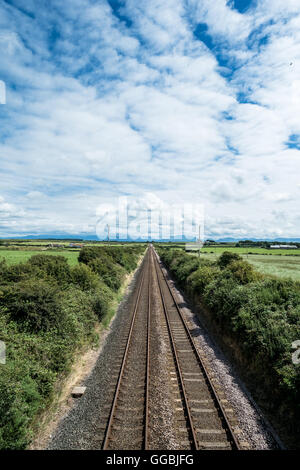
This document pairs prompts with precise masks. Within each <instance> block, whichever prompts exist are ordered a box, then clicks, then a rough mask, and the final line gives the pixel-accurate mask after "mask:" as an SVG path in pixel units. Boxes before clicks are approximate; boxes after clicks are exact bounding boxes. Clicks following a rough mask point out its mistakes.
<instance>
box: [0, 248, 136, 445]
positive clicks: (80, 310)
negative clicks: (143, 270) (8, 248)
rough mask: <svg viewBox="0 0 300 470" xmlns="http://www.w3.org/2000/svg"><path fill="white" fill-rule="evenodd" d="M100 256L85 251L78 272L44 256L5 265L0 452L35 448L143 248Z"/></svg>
mask: <svg viewBox="0 0 300 470" xmlns="http://www.w3.org/2000/svg"><path fill="white" fill-rule="evenodd" d="M110 248H112V249H110ZM97 250H98V251H97V254H96V255H95V254H92V253H91V251H90V250H89V248H86V249H84V250H82V253H81V259H80V263H79V264H78V265H77V266H74V267H70V266H69V265H68V263H67V261H66V260H65V258H63V257H60V256H47V255H45V254H41V255H36V256H33V257H32V258H31V259H29V260H28V261H27V262H25V263H20V264H18V265H14V266H8V265H6V263H5V262H1V264H0V340H1V341H3V342H4V343H5V344H6V363H5V364H1V365H0V367H1V374H0V397H1V398H0V449H24V448H26V447H27V446H28V445H29V444H30V442H31V441H32V440H33V438H34V436H35V435H36V434H37V432H38V431H39V430H40V426H41V422H43V417H44V416H45V413H47V410H50V409H51V406H52V405H53V402H54V401H57V400H58V398H59V396H60V395H61V393H62V391H63V388H64V386H65V384H66V382H68V378H69V376H70V372H71V371H72V366H73V365H74V361H75V360H76V359H78V357H79V356H82V355H84V354H85V353H87V351H88V350H90V349H91V348H96V347H97V344H98V342H99V334H100V333H101V331H102V329H103V327H105V326H107V325H108V324H109V322H110V319H111V318H112V316H113V313H114V312H115V309H116V305H117V302H118V300H120V297H121V294H122V286H124V283H125V282H126V278H127V277H128V275H129V273H130V272H132V271H133V270H134V269H135V267H136V266H137V263H138V260H139V258H140V256H141V253H142V251H144V247H137V248H134V247H128V248H120V247H105V248H104V247H100V249H97ZM96 258H97V259H101V263H99V262H98V263H97V261H95V259H96ZM100 264H101V265H100Z"/></svg>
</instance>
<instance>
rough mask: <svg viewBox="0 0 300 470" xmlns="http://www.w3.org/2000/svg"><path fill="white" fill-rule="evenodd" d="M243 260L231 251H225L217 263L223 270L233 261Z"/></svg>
mask: <svg viewBox="0 0 300 470" xmlns="http://www.w3.org/2000/svg"><path fill="white" fill-rule="evenodd" d="M242 259H243V258H242V257H241V256H240V255H238V254H237V253H232V252H231V251H224V252H223V253H222V254H221V256H220V257H219V259H218V261H217V263H218V266H220V268H221V269H224V268H226V267H227V266H228V265H229V264H230V263H232V262H233V261H241V260H242Z"/></svg>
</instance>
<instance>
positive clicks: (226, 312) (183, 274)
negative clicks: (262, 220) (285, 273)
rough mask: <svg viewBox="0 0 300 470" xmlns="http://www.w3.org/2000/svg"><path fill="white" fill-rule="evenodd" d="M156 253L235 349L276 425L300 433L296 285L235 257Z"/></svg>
mask: <svg viewBox="0 0 300 470" xmlns="http://www.w3.org/2000/svg"><path fill="white" fill-rule="evenodd" d="M158 251H159V254H160V256H161V259H162V261H163V262H164V263H165V265H166V266H167V267H168V268H169V269H170V271H171V273H172V274H173V276H174V277H175V279H176V280H177V281H178V283H179V284H180V286H181V287H182V288H183V289H184V290H185V291H186V293H187V294H188V295H189V296H190V297H191V298H193V299H195V300H197V301H200V303H201V304H202V305H203V306H204V307H205V310H206V312H208V315H209V317H210V321H211V322H212V323H213V324H214V326H215V327H216V328H217V331H218V332H219V334H220V335H223V336H227V337H229V338H231V339H232V341H233V342H234V344H235V345H236V346H237V347H238V351H239V352H238V356H239V358H238V360H239V362H240V365H242V366H243V367H244V369H245V375H247V376H248V377H250V376H251V377H252V379H253V380H254V381H255V385H256V392H257V396H258V395H260V397H263V400H264V401H268V406H267V407H268V410H269V411H270V412H271V413H272V415H274V416H275V417H276V421H277V422H282V423H284V425H285V426H286V427H288V428H289V429H290V430H291V432H292V433H294V434H295V435H299V434H300V426H299V422H300V369H299V365H295V364H293V363H292V358H291V354H292V350H291V345H292V342H293V341H295V340H299V339H300V283H299V282H295V281H292V280H283V279H279V278H275V277H271V276H263V275H262V274H260V273H258V272H256V271H255V270H254V268H253V267H252V266H251V265H250V264H249V263H247V262H246V261H244V260H243V259H242V258H241V257H240V256H239V255H237V254H235V253H229V252H225V253H223V254H222V255H221V256H220V258H219V259H218V261H217V262H209V261H206V260H201V259H200V260H199V259H198V258H196V257H193V256H191V255H188V254H186V253H184V252H182V251H179V250H170V249H159V250H158ZM191 259H192V260H191ZM254 393H255V392H254Z"/></svg>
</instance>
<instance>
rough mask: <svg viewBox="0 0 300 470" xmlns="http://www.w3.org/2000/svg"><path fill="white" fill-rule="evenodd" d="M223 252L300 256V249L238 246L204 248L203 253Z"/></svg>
mask: <svg viewBox="0 0 300 470" xmlns="http://www.w3.org/2000/svg"><path fill="white" fill-rule="evenodd" d="M223 251H232V252H234V253H238V254H239V255H243V254H257V255H277V256H278V255H283V256H291V255H298V256H300V249H297V248H295V249H294V250H293V249H290V250H280V249H278V250H277V249H275V250H274V249H273V250H271V249H267V248H259V247H251V248H250V247H246V248H244V247H236V246H228V247H227V246H216V247H213V246H212V247H209V246H208V247H205V248H202V250H201V252H203V253H204V252H205V253H211V252H213V253H216V254H221V253H223Z"/></svg>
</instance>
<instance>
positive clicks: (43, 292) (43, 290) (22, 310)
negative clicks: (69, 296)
mask: <svg viewBox="0 0 300 470" xmlns="http://www.w3.org/2000/svg"><path fill="white" fill-rule="evenodd" d="M0 302H1V304H2V305H4V306H5V308H6V311H7V314H8V315H9V318H10V319H11V320H12V321H15V322H16V323H17V324H18V325H19V326H20V327H22V328H23V329H24V330H28V331H35V332H38V331H41V330H44V331H46V330H48V329H50V328H52V327H57V326H58V325H59V323H60V321H61V319H62V312H61V310H60V307H59V290H58V288H57V287H54V286H52V285H50V284H49V283H47V282H46V281H44V280H37V279H33V280H26V281H22V282H19V283H17V284H15V285H14V286H4V287H2V289H1V294H0Z"/></svg>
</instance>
